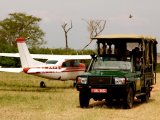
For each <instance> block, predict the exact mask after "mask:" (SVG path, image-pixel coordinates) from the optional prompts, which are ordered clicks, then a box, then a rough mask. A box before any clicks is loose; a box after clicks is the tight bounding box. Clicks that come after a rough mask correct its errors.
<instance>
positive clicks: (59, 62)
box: [0, 38, 91, 87]
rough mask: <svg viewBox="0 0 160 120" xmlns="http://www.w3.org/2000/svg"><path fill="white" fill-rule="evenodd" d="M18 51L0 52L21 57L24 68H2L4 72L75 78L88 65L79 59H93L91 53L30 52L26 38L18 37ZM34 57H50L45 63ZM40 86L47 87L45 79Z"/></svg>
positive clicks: (56, 78) (0, 54)
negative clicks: (58, 53) (52, 53)
mask: <svg viewBox="0 0 160 120" xmlns="http://www.w3.org/2000/svg"><path fill="white" fill-rule="evenodd" d="M16 42H17V46H18V51H19V54H18V53H0V56H6V57H20V61H21V65H22V68H0V71H3V72H22V71H23V72H24V73H26V74H31V75H36V76H40V77H43V78H47V79H51V80H75V79H76V76H77V75H79V74H82V73H83V72H84V71H85V69H86V66H85V64H84V63H80V62H79V60H86V59H91V56H90V55H44V54H30V52H29V50H28V48H27V45H26V43H25V39H24V38H17V39H16ZM33 58H38V59H48V60H47V61H46V62H45V63H43V62H40V61H37V60H35V59H33ZM40 87H45V83H44V82H43V81H41V82H40Z"/></svg>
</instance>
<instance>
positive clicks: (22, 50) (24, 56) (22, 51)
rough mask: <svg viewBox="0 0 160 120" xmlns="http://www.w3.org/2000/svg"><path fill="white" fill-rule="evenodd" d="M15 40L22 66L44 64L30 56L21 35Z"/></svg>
mask: <svg viewBox="0 0 160 120" xmlns="http://www.w3.org/2000/svg"><path fill="white" fill-rule="evenodd" d="M16 41H17V46H18V51H19V55H20V60H21V65H22V68H26V67H38V66H42V65H44V64H45V63H43V62H40V61H36V60H34V59H33V58H32V57H31V55H30V53H29V50H28V48H27V45H26V42H25V39H24V38H22V37H20V38H17V39H16Z"/></svg>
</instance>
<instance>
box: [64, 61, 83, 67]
mask: <svg viewBox="0 0 160 120" xmlns="http://www.w3.org/2000/svg"><path fill="white" fill-rule="evenodd" d="M79 64H80V63H79V61H78V60H68V61H66V62H64V63H63V64H62V66H63V67H78V65H79Z"/></svg>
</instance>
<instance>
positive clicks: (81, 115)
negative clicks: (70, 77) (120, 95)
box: [0, 72, 160, 120]
mask: <svg viewBox="0 0 160 120" xmlns="http://www.w3.org/2000/svg"><path fill="white" fill-rule="evenodd" d="M159 78H160V74H159V73H158V74H157V85H156V86H155V89H153V92H152V97H151V99H150V101H149V103H141V102H139V101H135V103H134V107H133V109H129V110H125V109H122V107H121V104H120V105H119V104H117V103H115V104H114V105H113V107H112V108H108V107H107V106H106V104H105V102H104V101H98V102H95V101H93V100H91V102H90V107H89V108H88V109H82V108H80V107H79V101H78V91H77V90H76V89H75V88H73V87H72V81H66V82H63V81H48V80H46V79H42V78H39V77H34V76H28V75H25V74H23V73H20V74H15V73H1V72H0V120H111V119H112V120H158V119H159V118H160V114H159V112H160V80H159ZM40 80H44V81H45V82H46V85H47V86H48V88H39V82H40Z"/></svg>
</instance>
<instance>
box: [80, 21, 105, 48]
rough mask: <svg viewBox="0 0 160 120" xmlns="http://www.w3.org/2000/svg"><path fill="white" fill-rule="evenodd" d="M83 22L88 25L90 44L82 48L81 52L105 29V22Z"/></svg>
mask: <svg viewBox="0 0 160 120" xmlns="http://www.w3.org/2000/svg"><path fill="white" fill-rule="evenodd" d="M82 20H84V21H85V22H86V23H87V24H88V31H89V37H90V42H89V43H88V44H87V45H86V46H85V47H84V48H83V50H84V49H85V48H86V47H87V46H88V45H89V44H91V42H92V39H91V38H93V37H96V36H97V35H99V34H100V33H101V32H102V31H103V30H104V28H105V25H106V20H89V21H87V20H85V19H82Z"/></svg>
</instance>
